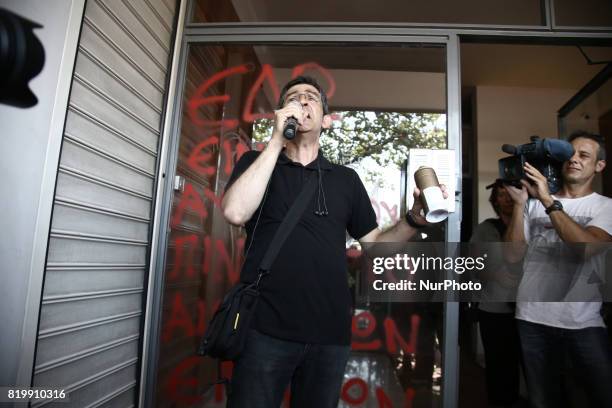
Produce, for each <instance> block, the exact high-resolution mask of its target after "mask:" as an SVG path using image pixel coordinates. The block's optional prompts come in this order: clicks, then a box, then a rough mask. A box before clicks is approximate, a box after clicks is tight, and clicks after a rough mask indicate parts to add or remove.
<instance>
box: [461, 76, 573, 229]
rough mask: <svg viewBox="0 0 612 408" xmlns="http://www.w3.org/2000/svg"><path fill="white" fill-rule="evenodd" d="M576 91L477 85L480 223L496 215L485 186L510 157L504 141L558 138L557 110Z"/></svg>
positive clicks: (518, 141)
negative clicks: (532, 136)
mask: <svg viewBox="0 0 612 408" xmlns="http://www.w3.org/2000/svg"><path fill="white" fill-rule="evenodd" d="M576 92H577V90H575V89H543V88H519V87H495V86H479V87H477V88H476V109H477V110H476V112H477V114H476V126H477V127H476V129H477V137H478V141H477V146H478V152H477V157H478V187H477V188H478V222H481V221H483V220H484V219H486V218H489V217H493V216H495V212H494V211H493V209H492V208H491V205H490V204H489V202H488V198H489V191H488V190H486V189H485V186H486V185H488V184H490V183H492V182H493V181H494V180H495V179H496V178H497V177H498V165H497V161H498V160H499V159H500V158H502V157H505V156H507V154H505V153H503V152H502V151H501V146H502V144H504V143H508V144H514V145H516V144H522V143H526V142H528V141H529V136H531V135H539V136H541V137H557V111H558V110H559V108H560V107H561V106H563V104H564V103H565V102H567V101H568V100H569V99H570V98H571V97H572V96H573V95H574V94H575V93H576ZM464 148H470V147H469V146H464Z"/></svg>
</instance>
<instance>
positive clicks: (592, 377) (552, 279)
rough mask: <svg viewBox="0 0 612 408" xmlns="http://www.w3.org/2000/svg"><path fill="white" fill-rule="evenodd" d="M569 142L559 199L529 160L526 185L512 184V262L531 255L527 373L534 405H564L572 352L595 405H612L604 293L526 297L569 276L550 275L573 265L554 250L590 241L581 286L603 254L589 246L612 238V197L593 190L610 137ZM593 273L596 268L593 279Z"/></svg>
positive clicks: (526, 264) (522, 308)
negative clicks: (566, 372) (565, 366)
mask: <svg viewBox="0 0 612 408" xmlns="http://www.w3.org/2000/svg"><path fill="white" fill-rule="evenodd" d="M568 141H569V142H570V143H571V144H572V146H573V148H574V154H573V155H572V156H571V158H570V159H569V160H567V161H566V162H564V163H563V167H562V179H563V184H562V187H561V189H560V190H559V192H558V193H556V194H555V195H554V196H553V195H551V193H550V191H549V184H548V180H547V179H546V177H544V176H543V175H542V173H540V171H538V169H537V168H536V167H534V166H532V165H531V164H529V163H525V166H524V171H525V175H526V180H521V184H522V188H517V187H515V186H511V185H507V186H506V189H507V191H508V193H509V194H510V196H511V197H512V200H513V202H514V208H513V212H512V218H511V220H510V224H509V226H508V229H507V231H506V234H505V236H504V238H505V239H504V240H505V241H507V242H512V243H514V245H513V246H512V251H510V253H511V254H512V255H511V256H510V257H511V258H513V259H512V260H514V261H518V260H520V259H522V257H523V256H524V257H525V258H524V261H523V270H524V275H523V279H522V280H521V283H520V286H519V291H518V302H517V306H516V318H517V319H518V329H519V335H520V340H521V347H522V352H523V357H524V362H525V377H526V381H527V388H528V391H529V400H530V403H531V405H532V406H534V407H538V408H539V407H555V408H556V407H560V406H564V405H565V404H567V399H566V398H565V396H564V393H563V391H565V390H566V389H565V387H563V384H562V368H563V362H564V360H565V353H566V352H568V353H569V356H570V358H571V362H572V367H573V368H574V369H575V370H576V372H577V374H578V376H577V378H578V380H579V381H581V382H582V383H583V384H582V385H583V386H584V387H585V389H586V390H587V397H588V398H589V403H590V406H593V407H612V386H611V384H612V347H611V345H610V342H609V339H608V336H607V333H606V327H605V324H604V321H603V319H602V317H601V314H600V310H601V305H602V302H601V297H599V299H597V296H594V297H592V298H589V299H588V300H592V301H559V302H551V301H543V302H542V301H531V300H534V298H530V297H529V296H527V295H526V293H531V294H533V293H534V291H536V292H538V293H539V295H538V296H539V297H538V296H536V298H535V300H548V299H546V297H545V296H544V295H542V293H544V292H546V290H548V289H549V288H551V287H555V285H558V282H557V281H558V280H562V278H563V276H562V275H561V273H558V274H557V275H555V274H554V273H553V274H550V273H549V272H550V270H551V265H560V266H561V267H560V268H559V269H566V270H567V269H568V268H567V265H563V264H562V263H560V261H559V259H558V258H559V254H560V253H561V255H562V256H563V253H562V252H559V251H557V250H551V249H550V248H560V247H561V245H564V247H563V248H564V249H563V250H562V251H566V252H570V251H571V250H575V248H578V247H579V245H576V244H581V243H582V244H584V243H586V244H587V245H586V251H585V252H586V253H585V254H583V255H581V256H582V258H579V259H580V261H578V263H576V264H572V266H571V268H574V270H573V274H570V275H568V276H569V279H570V280H571V283H572V284H571V285H568V288H570V289H569V290H571V288H572V287H575V286H576V284H577V283H576V279H577V275H578V274H579V272H578V270H582V269H581V268H582V266H584V265H585V263H586V262H589V261H590V260H591V258H593V259H594V257H597V256H598V255H597V254H595V253H594V252H593V251H591V250H590V249H591V248H592V247H591V246H589V245H588V244H595V243H604V242H610V241H612V236H611V234H612V199H610V198H607V197H604V196H601V195H599V194H597V193H595V192H594V191H593V187H592V185H593V179H594V177H595V175H596V174H598V173H601V172H602V171H603V170H604V168H605V166H606V160H605V147H604V140H603V138H602V137H601V136H598V135H595V134H591V133H588V132H584V131H580V132H577V133H574V134H572V136H570V138H569V139H568ZM529 196H531V199H529ZM521 244H523V245H521ZM555 245H557V247H555ZM583 249H584V248H583ZM573 265H575V266H573ZM570 272H571V271H570ZM593 274H594V272H593V271H592V270H591V277H592V275H593ZM571 275H574V276H571ZM557 278H558V279H557ZM572 285H573V286H572ZM568 298H569V299H570V300H572V299H575V298H571V297H566V299H568ZM584 298H585V300H587V299H586V298H587V297H586V296H584ZM527 300H529V301H527Z"/></svg>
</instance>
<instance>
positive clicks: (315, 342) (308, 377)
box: [222, 76, 447, 408]
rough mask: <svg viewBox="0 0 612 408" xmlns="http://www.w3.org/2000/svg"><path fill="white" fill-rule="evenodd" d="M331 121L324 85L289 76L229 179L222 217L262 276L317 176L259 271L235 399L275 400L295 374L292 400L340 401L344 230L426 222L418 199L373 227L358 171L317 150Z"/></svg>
mask: <svg viewBox="0 0 612 408" xmlns="http://www.w3.org/2000/svg"><path fill="white" fill-rule="evenodd" d="M331 122H332V119H331V116H330V115H329V108H328V104H327V97H326V95H325V92H324V90H323V89H322V88H321V86H320V85H319V84H318V83H317V82H316V81H315V80H314V79H313V78H310V77H303V76H300V77H297V78H295V79H293V80H291V81H290V82H289V83H287V84H286V85H285V86H284V88H283V90H282V91H281V95H280V100H279V103H278V110H276V111H275V112H274V129H273V131H272V138H271V140H270V142H269V143H268V145H267V146H266V148H265V149H264V150H263V151H262V152H256V151H251V152H247V153H245V154H244V155H243V156H242V157H241V158H240V160H239V161H238V162H237V163H236V166H235V168H234V170H233V172H232V175H231V177H230V180H229V182H228V186H227V188H226V193H225V196H224V198H223V201H222V207H223V213H224V216H225V218H226V219H227V220H228V221H229V222H230V223H232V224H235V225H243V224H244V225H245V227H246V232H247V245H246V247H247V250H246V255H245V263H244V266H243V269H242V272H241V281H243V282H253V281H255V279H257V276H258V266H259V265H260V262H261V260H262V258H263V257H264V253H265V252H266V250H267V248H268V247H269V246H270V242H271V241H272V240H273V238H272V237H273V236H274V233H275V232H276V230H277V229H278V228H279V225H280V224H281V222H282V220H283V218H284V217H285V216H286V214H287V212H288V211H289V208H290V207H291V206H292V205H293V203H294V202H295V201H296V198H297V197H298V196H299V195H300V194H301V190H302V188H303V187H304V186H305V185H307V184H308V183H312V182H314V183H316V184H315V190H314V194H312V196H311V197H310V198H309V199H308V202H307V205H306V209H305V211H304V212H303V213H302V214H301V215H300V218H299V222H298V223H297V225H296V226H295V227H294V229H293V230H292V231H291V233H290V235H289V236H288V239H287V240H286V241H285V243H284V244H283V246H282V249H281V250H280V252H279V255H278V256H277V258H276V260H275V261H274V263H273V265H272V268H271V270H270V271H269V273H268V274H267V275H266V276H264V277H263V278H262V279H261V285H260V287H259V290H260V295H259V302H258V304H257V308H256V310H255V314H254V318H253V322H252V326H251V330H250V331H249V334H248V336H247V339H246V345H245V346H244V349H243V351H242V353H241V354H240V356H239V357H238V358H237V359H236V361H235V366H234V371H233V374H232V383H231V387H230V391H229V395H228V406H229V407H239V408H248V407H265V408H271V407H279V406H280V403H281V399H282V397H283V394H284V391H285V389H286V387H287V386H288V385H289V383H291V406H292V407H317V408H319V407H321V408H323V407H329V408H331V407H336V406H337V405H338V400H339V395H340V388H341V385H342V379H343V375H344V369H345V365H346V362H347V360H348V357H349V351H350V340H351V321H352V315H351V295H350V292H349V288H348V282H347V261H346V248H345V242H346V233H347V231H348V233H349V234H350V235H351V236H353V237H355V238H358V239H359V241H360V242H361V243H362V244H364V243H366V242H367V243H371V242H402V241H407V240H408V239H410V238H411V237H412V236H413V235H414V234H415V232H416V231H417V228H419V227H421V226H425V225H427V221H426V220H425V218H424V217H423V216H422V215H421V209H422V206H421V202H420V200H418V199H415V205H414V206H413V207H412V209H411V210H410V211H408V213H407V215H406V219H405V220H401V221H400V222H398V223H397V224H396V225H395V226H394V227H392V228H391V229H389V230H387V231H385V232H381V231H380V230H379V229H378V228H377V223H376V216H375V213H374V210H373V208H372V204H371V202H370V198H369V197H368V195H367V192H366V190H365V188H364V186H363V184H362V182H361V180H360V179H359V176H358V175H357V173H356V172H355V171H354V170H352V169H350V168H348V167H344V166H340V165H336V164H332V163H330V162H329V161H328V160H327V159H326V158H325V157H323V155H322V153H321V151H320V149H319V138H320V136H321V132H322V130H323V129H326V128H329V127H330V126H331ZM443 191H444V189H443ZM419 193H420V192H419V191H418V190H415V192H414V195H415V198H418V195H419ZM444 194H445V195H446V196H447V194H446V193H445V192H444Z"/></svg>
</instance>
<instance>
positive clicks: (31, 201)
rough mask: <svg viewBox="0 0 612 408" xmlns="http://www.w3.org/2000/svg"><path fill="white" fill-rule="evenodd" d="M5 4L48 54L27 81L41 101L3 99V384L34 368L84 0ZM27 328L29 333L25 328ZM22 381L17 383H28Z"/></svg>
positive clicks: (0, 349) (0, 149)
mask: <svg viewBox="0 0 612 408" xmlns="http://www.w3.org/2000/svg"><path fill="white" fill-rule="evenodd" d="M2 3H3V4H2V6H3V7H5V8H7V9H8V10H10V11H12V12H14V13H16V14H18V15H20V16H22V17H25V18H28V19H30V20H33V21H35V22H38V23H40V24H42V25H43V28H41V29H36V30H35V34H36V36H37V37H38V38H39V39H40V40H41V42H42V44H43V47H44V50H45V58H46V59H45V65H44V68H43V70H42V72H41V73H40V74H39V75H38V76H37V77H35V78H34V79H33V80H32V81H31V82H30V88H31V89H32V91H33V92H34V94H36V96H37V97H38V100H39V102H38V104H37V105H35V106H34V107H31V108H28V109H20V108H14V107H11V106H8V105H0V126H1V128H0V129H1V131H0V152H2V158H1V159H0V172H1V174H2V183H0V217H1V218H0V225H1V228H2V229H1V234H0V265H1V266H0V268H1V270H2V272H1V275H2V285H1V286H0V322H2V330H1V334H0V367H1V369H0V385H15V384H17V382H18V380H17V378H18V371H19V369H20V364H23V363H24V362H25V366H27V365H28V364H30V369H31V358H32V354H33V346H34V341H35V335H36V331H35V329H36V324H37V313H38V312H37V310H38V307H39V302H40V288H41V285H42V276H43V268H44V256H45V250H46V242H47V238H46V236H47V235H48V232H49V221H50V211H51V205H52V199H53V194H52V193H53V188H54V184H55V173H56V171H57V162H58V158H59V145H60V141H61V136H62V129H63V121H64V116H65V110H66V102H67V97H68V88H69V84H70V82H69V81H70V76H71V73H72V66H73V64H74V53H75V51H76V38H77V36H78V30H79V27H80V19H81V17H82V10H83V3H84V1H76V0H74V1H70V0H50V1H33V0H28V1H23V0H4V1H3V2H2ZM79 13H80V14H79ZM71 17H72V19H71ZM66 44H68V45H66ZM71 56H72V58H71ZM62 61H63V62H64V66H62ZM66 73H67V74H66ZM62 74H63V75H62ZM54 109H55V111H54ZM32 311H34V312H35V314H31V313H30V312H32ZM28 313H30V314H29V315H28ZM24 322H25V324H24ZM26 326H27V327H26ZM32 326H33V327H34V332H33V336H32V332H31V330H28V329H31V328H32ZM25 344H27V346H26V345H25ZM28 362H29V363H28ZM26 371H27V370H26ZM27 377H28V375H27V372H26V373H25V374H24V375H23V378H27ZM27 381H28V384H23V383H22V384H20V385H29V378H28V379H27Z"/></svg>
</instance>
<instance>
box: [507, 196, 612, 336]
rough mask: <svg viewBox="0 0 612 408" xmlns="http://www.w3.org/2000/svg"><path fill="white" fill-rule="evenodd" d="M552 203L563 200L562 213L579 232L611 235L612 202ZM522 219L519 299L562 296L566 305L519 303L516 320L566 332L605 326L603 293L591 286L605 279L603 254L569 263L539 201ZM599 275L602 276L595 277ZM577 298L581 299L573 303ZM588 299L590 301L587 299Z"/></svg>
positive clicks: (603, 199)
mask: <svg viewBox="0 0 612 408" xmlns="http://www.w3.org/2000/svg"><path fill="white" fill-rule="evenodd" d="M555 199H557V200H559V201H561V204H563V211H564V212H565V213H566V214H567V215H568V216H570V217H571V218H572V219H573V220H574V221H575V222H577V223H578V224H579V225H580V226H582V227H583V228H584V227H589V226H594V227H598V228H601V229H602V230H604V231H606V232H607V233H608V234H612V199H610V198H607V197H604V196H602V195H600V194H597V193H591V194H589V195H587V196H584V197H580V198H559V197H555ZM524 220H525V221H524V225H525V239H526V240H527V242H528V243H529V249H528V251H527V254H526V255H525V260H524V264H523V270H524V272H523V278H522V280H521V283H520V285H519V289H518V299H519V300H521V299H529V297H530V294H531V293H537V294H538V295H537V296H538V299H542V296H543V295H542V294H543V293H544V294H551V296H555V295H557V294H559V293H563V294H564V297H563V298H564V299H566V300H567V301H564V302H529V301H518V302H517V305H516V318H517V319H521V320H527V321H529V322H533V323H540V324H544V325H547V326H553V327H561V328H565V329H583V328H586V327H598V326H602V327H605V324H604V321H603V319H602V317H601V315H600V309H601V294H600V293H599V291H598V290H597V285H596V284H593V282H594V281H597V279H600V280H601V279H604V276H603V272H604V270H603V262H604V257H603V255H595V256H592V257H590V258H589V259H587V260H586V261H584V262H577V261H575V260H574V261H571V259H572V256H571V254H569V252H570V251H569V250H567V251H566V252H567V253H564V252H563V249H562V246H560V245H558V244H554V243H559V242H562V240H561V238H560V237H559V235H558V234H557V231H556V230H555V229H554V227H553V225H552V221H551V220H550V217H549V216H548V215H547V214H546V212H545V208H544V206H543V205H542V203H541V202H540V201H539V200H535V199H530V200H529V201H528V202H527V205H526V210H525V217H524ZM546 244H551V245H548V247H547V245H546ZM568 259H570V261H568ZM597 271H599V273H600V275H599V276H594V274H597V273H598V272H597ZM576 294H579V295H576ZM576 298H579V299H580V300H581V301H580V302H572V301H571V300H572V299H576ZM587 298H588V299H589V300H591V299H592V301H588V302H587V301H585V300H586V299H587Z"/></svg>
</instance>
